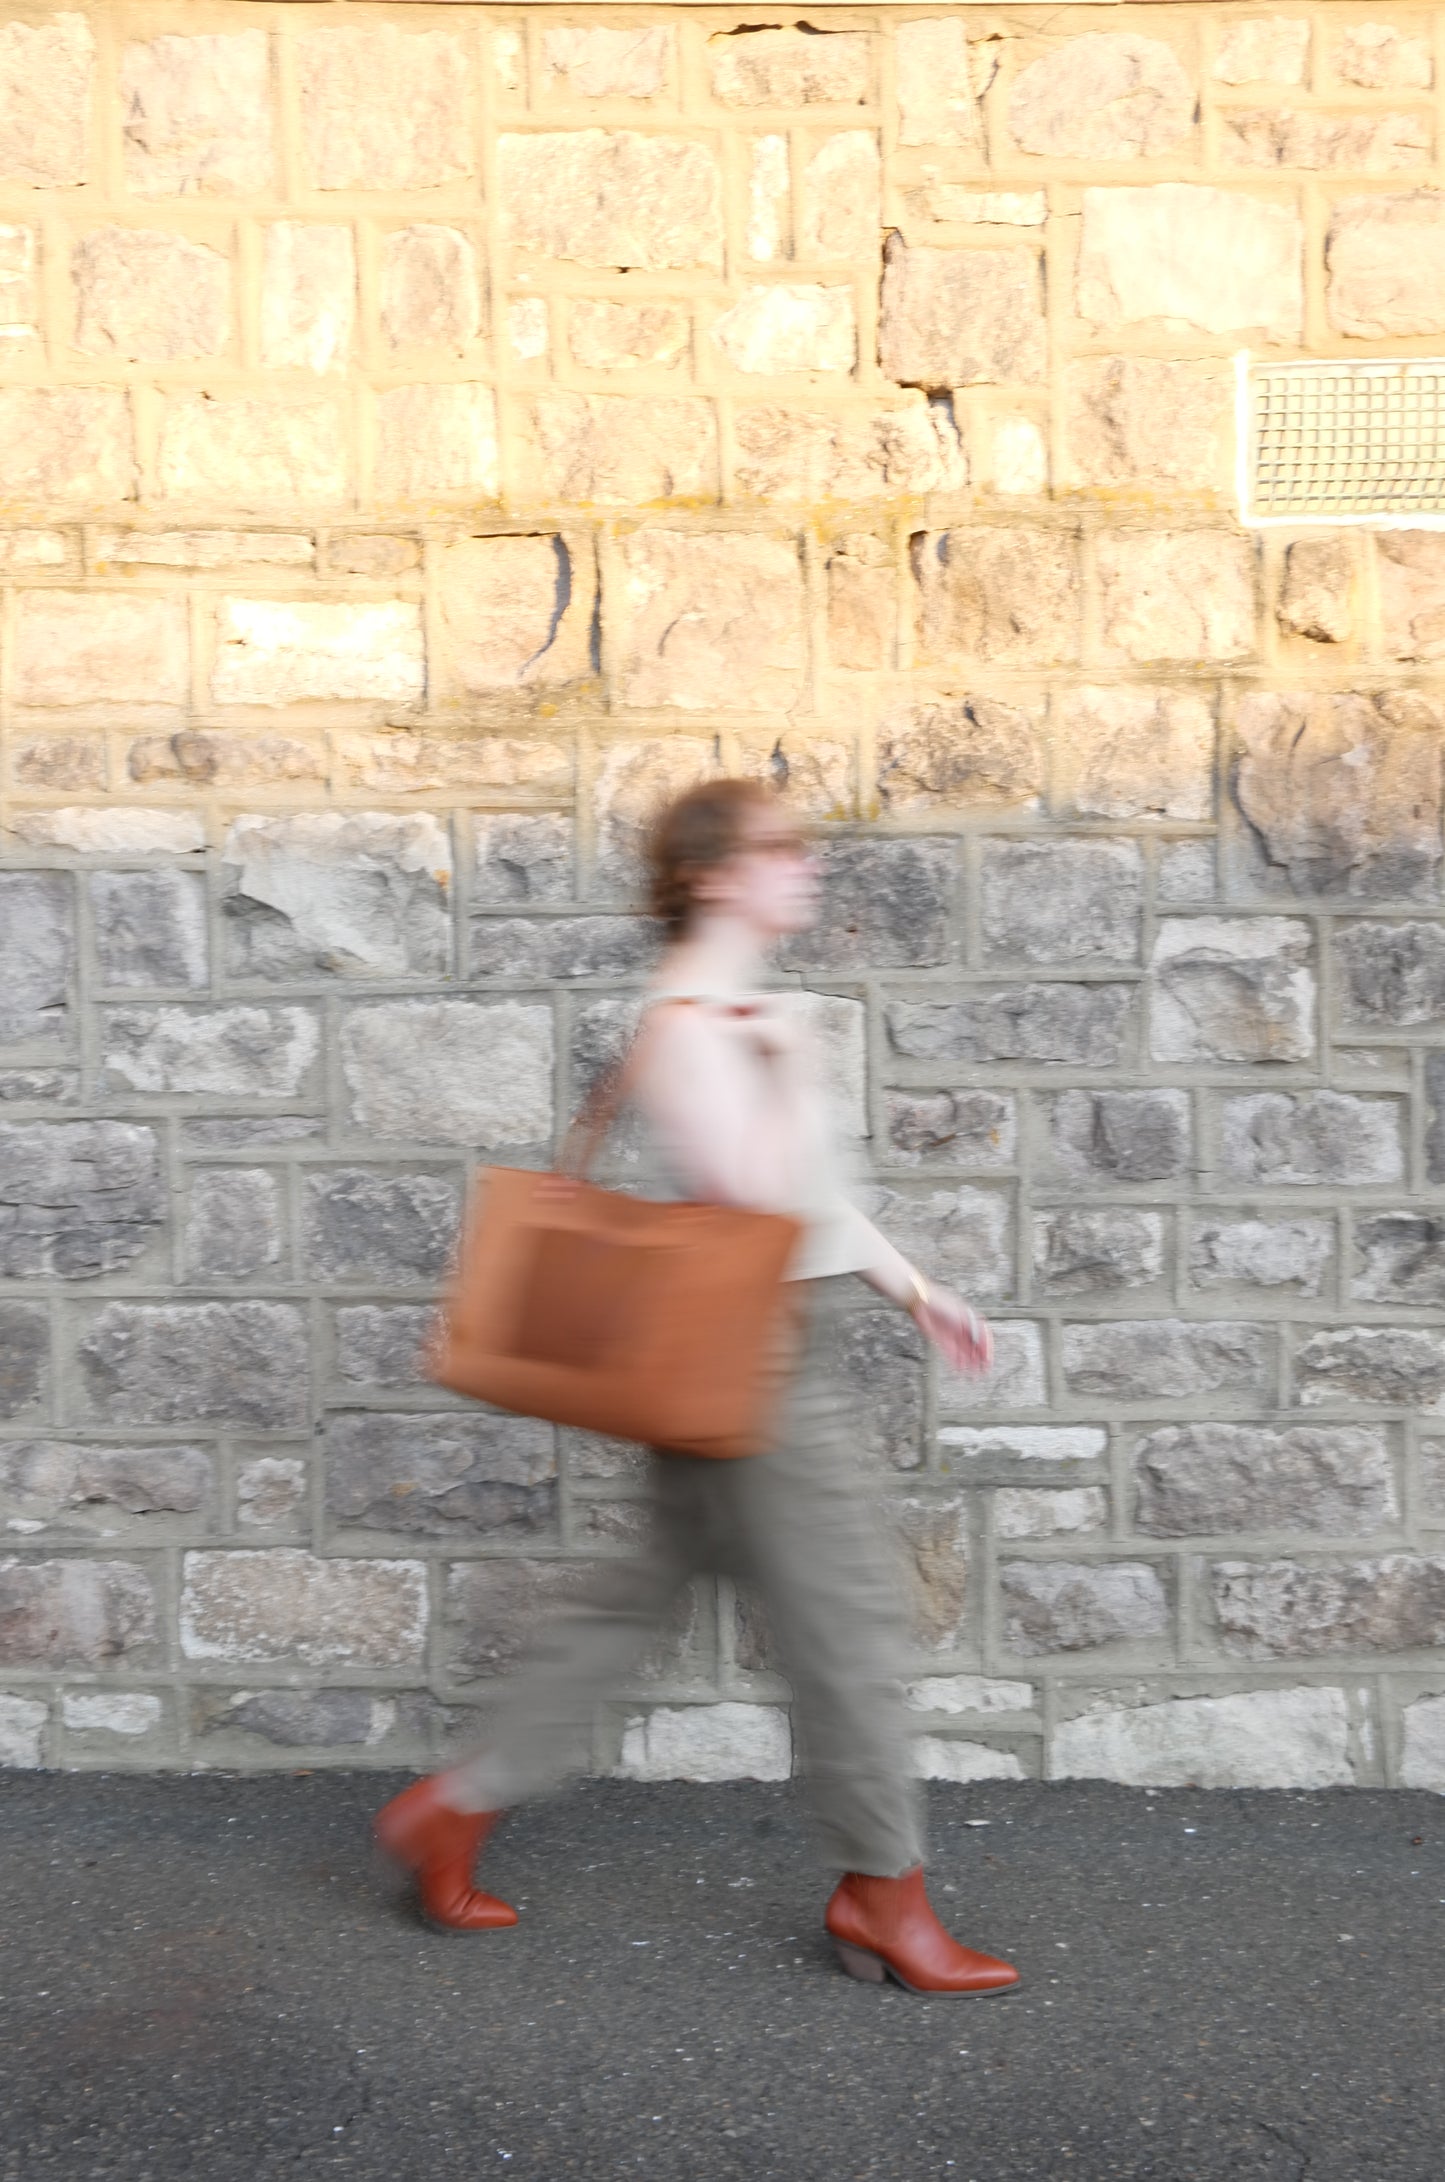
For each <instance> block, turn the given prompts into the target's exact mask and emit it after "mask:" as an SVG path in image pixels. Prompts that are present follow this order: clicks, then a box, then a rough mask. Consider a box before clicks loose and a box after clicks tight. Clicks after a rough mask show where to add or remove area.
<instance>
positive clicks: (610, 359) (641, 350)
mask: <svg viewBox="0 0 1445 2182" xmlns="http://www.w3.org/2000/svg"><path fill="white" fill-rule="evenodd" d="M688 338H689V334H688V321H687V314H686V313H685V312H683V311H679V310H674V309H673V308H672V307H671V306H670V305H668V304H665V303H612V302H609V301H607V300H605V299H603V298H601V297H598V298H597V299H595V300H591V301H589V300H588V299H586V298H584V297H579V298H578V299H577V301H576V302H574V303H573V304H572V306H571V308H570V309H569V311H568V314H567V344H568V347H569V348H570V350H571V353H572V360H573V362H574V363H576V364H579V365H580V366H581V368H582V369H583V370H584V371H639V370H645V369H647V368H648V367H649V366H651V367H653V368H659V367H660V368H663V369H667V368H669V367H670V366H672V365H674V364H676V363H679V362H680V361H681V359H682V358H683V356H684V355H685V354H686V352H687V345H688Z"/></svg>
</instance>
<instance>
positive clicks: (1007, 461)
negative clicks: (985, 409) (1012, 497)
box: [988, 417, 1049, 497]
mask: <svg viewBox="0 0 1445 2182" xmlns="http://www.w3.org/2000/svg"><path fill="white" fill-rule="evenodd" d="M988 479H989V483H990V484H991V485H992V487H993V489H994V491H995V492H1004V493H1012V494H1016V495H1030V496H1034V497H1036V496H1037V495H1038V494H1040V493H1046V492H1047V491H1048V489H1049V450H1048V444H1047V442H1046V441H1045V439H1044V434H1043V429H1042V427H1041V426H1040V424H1039V423H1038V421H1037V420H1036V419H1035V418H1033V417H994V418H992V419H991V420H990V423H989V463H988Z"/></svg>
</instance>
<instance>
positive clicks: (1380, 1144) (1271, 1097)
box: [1221, 1091, 1404, 1188]
mask: <svg viewBox="0 0 1445 2182" xmlns="http://www.w3.org/2000/svg"><path fill="white" fill-rule="evenodd" d="M1221 1145H1222V1159H1221V1166H1222V1170H1223V1173H1224V1176H1225V1179H1226V1180H1227V1181H1229V1182H1232V1183H1236V1184H1238V1183H1244V1184H1253V1185H1256V1186H1257V1185H1260V1184H1276V1183H1289V1184H1301V1185H1304V1186H1305V1187H1314V1188H1320V1187H1326V1186H1329V1185H1332V1184H1333V1185H1340V1184H1344V1185H1346V1186H1354V1185H1357V1184H1360V1183H1369V1182H1398V1181H1399V1180H1400V1179H1401V1177H1402V1174H1403V1172H1404V1154H1403V1150H1402V1147H1401V1143H1400V1109H1399V1107H1398V1106H1396V1105H1395V1104H1394V1103H1393V1102H1392V1101H1391V1100H1388V1099H1360V1098H1352V1097H1350V1096H1348V1095H1347V1094H1345V1093H1343V1092H1339V1091H1301V1092H1298V1093H1292V1092H1286V1091H1254V1092H1250V1093H1248V1094H1246V1095H1245V1096H1243V1097H1241V1098H1231V1099H1226V1100H1225V1101H1224V1106H1223V1122H1222V1128H1221Z"/></svg>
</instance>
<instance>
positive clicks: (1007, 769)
mask: <svg viewBox="0 0 1445 2182" xmlns="http://www.w3.org/2000/svg"><path fill="white" fill-rule="evenodd" d="M1042 728H1043V707H1042V705H1041V704H1037V703H1035V704H1021V703H1019V702H1018V701H1017V700H1013V699H1010V700H1008V701H1005V700H1004V699H1001V698H997V697H985V696H973V697H945V698H942V699H939V700H937V701H934V702H925V703H922V704H910V705H907V706H905V707H904V708H903V709H902V710H901V711H899V712H895V713H892V714H890V716H889V717H888V718H887V719H885V720H883V721H882V722H881V723H880V725H879V729H878V794H879V798H880V800H881V801H882V803H883V805H884V808H885V809H886V810H888V811H890V812H892V813H893V814H894V815H896V816H898V817H901V818H927V817H931V816H935V815H937V816H940V817H941V816H944V815H946V814H948V813H949V812H953V811H992V810H1006V809H1016V810H1022V811H1033V810H1037V809H1038V808H1039V802H1040V798H1041V796H1042V794H1043V788H1044V782H1045V779H1046V777H1047V773H1048V760H1047V757H1046V755H1045V750H1044V739H1043V734H1042Z"/></svg>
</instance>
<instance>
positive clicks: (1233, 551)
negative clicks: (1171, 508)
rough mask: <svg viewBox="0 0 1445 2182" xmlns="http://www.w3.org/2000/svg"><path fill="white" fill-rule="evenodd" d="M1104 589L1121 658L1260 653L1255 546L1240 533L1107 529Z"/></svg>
mask: <svg viewBox="0 0 1445 2182" xmlns="http://www.w3.org/2000/svg"><path fill="white" fill-rule="evenodd" d="M1099 588H1100V599H1101V609H1100V610H1101V616H1102V622H1103V641H1104V649H1105V652H1106V653H1107V654H1108V655H1109V656H1110V657H1111V658H1113V659H1116V660H1125V659H1127V660H1133V661H1135V662H1137V663H1138V664H1140V665H1144V664H1146V663H1147V662H1148V661H1150V660H1153V659H1178V660H1181V661H1195V660H1204V659H1246V658H1248V657H1249V655H1250V653H1251V652H1252V651H1253V650H1254V641H1255V639H1254V606H1255V600H1254V546H1253V544H1252V542H1251V540H1250V539H1248V538H1241V537H1239V536H1237V535H1236V534H1235V533H1234V532H1232V531H1224V530H1177V531H1168V530H1135V531H1129V530H1125V531H1115V532H1113V533H1111V534H1107V535H1105V536H1104V537H1101V538H1100V540H1099Z"/></svg>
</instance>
